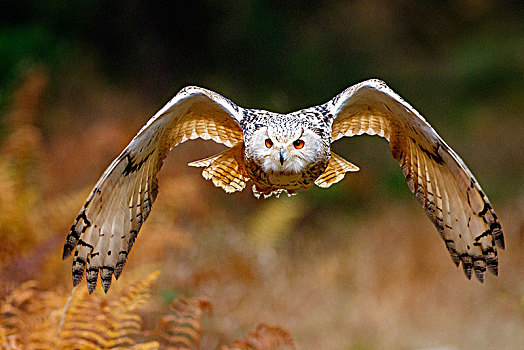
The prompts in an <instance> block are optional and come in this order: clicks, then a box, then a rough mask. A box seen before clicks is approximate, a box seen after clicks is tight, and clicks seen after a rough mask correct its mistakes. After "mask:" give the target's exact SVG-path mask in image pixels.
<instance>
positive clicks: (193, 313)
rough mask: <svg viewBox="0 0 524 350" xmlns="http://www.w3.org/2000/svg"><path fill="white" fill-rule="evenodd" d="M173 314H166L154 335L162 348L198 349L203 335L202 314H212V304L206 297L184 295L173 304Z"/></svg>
mask: <svg viewBox="0 0 524 350" xmlns="http://www.w3.org/2000/svg"><path fill="white" fill-rule="evenodd" d="M171 310H172V311H173V313H172V314H169V315H166V316H164V317H163V318H162V319H161V320H160V322H159V323H158V327H157V329H156V330H155V331H153V332H151V334H152V335H154V336H155V337H157V338H158V339H159V341H160V346H161V348H162V349H197V348H198V347H199V345H200V339H201V337H202V315H203V313H204V312H205V313H207V314H211V312H212V305H211V303H210V302H209V301H208V300H207V299H205V298H187V297H182V298H180V299H177V300H175V301H173V303H172V304H171Z"/></svg>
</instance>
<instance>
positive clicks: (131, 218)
mask: <svg viewBox="0 0 524 350" xmlns="http://www.w3.org/2000/svg"><path fill="white" fill-rule="evenodd" d="M241 119H242V111H241V108H240V107H238V106H236V105H235V104H234V103H233V102H231V101H229V100H228V99H226V98H224V97H222V96H220V95H219V94H217V93H214V92H212V91H209V90H205V89H202V88H198V87H187V88H185V89H183V90H181V91H180V92H179V93H178V94H177V95H176V96H175V97H174V98H173V99H172V100H171V101H170V102H169V103H168V104H167V105H166V106H164V108H162V109H161V110H160V111H159V112H158V113H157V114H155V116H153V117H152V118H151V119H150V120H149V121H148V122H147V124H146V125H145V126H144V127H143V128H142V129H141V130H140V131H139V132H138V134H137V135H136V136H135V137H134V138H133V140H132V141H131V142H130V143H129V145H128V146H127V147H126V148H125V149H124V151H123V152H122V153H121V154H120V155H119V156H118V158H116V159H115V160H114V161H113V162H112V163H111V165H109V167H108V168H107V169H106V171H105V172H104V174H103V175H102V177H101V178H100V179H99V180H98V182H97V184H96V186H95V188H94V189H93V191H92V192H91V194H90V195H89V197H88V198H87V201H86V203H85V204H84V206H83V208H82V210H80V213H79V214H78V216H77V218H76V221H75V223H74V224H73V226H72V227H71V230H70V232H69V234H68V236H67V238H66V242H65V245H64V253H63V258H64V259H65V258H67V257H68V256H69V255H70V254H71V253H72V251H73V250H74V249H75V247H76V251H75V253H74V259H73V285H75V286H76V285H77V284H78V283H79V282H80V281H81V280H82V277H83V275H84V271H86V279H87V286H88V289H89V292H92V291H93V290H94V289H95V287H96V283H97V279H98V274H99V271H100V277H101V280H102V286H103V288H104V291H107V290H108V288H109V286H110V284H111V279H112V276H113V274H114V275H115V277H116V278H118V277H119V276H120V273H121V272H122V268H123V267H124V264H125V262H126V259H127V255H128V254H129V251H130V250H131V247H132V246H133V243H134V241H135V239H136V237H137V235H138V232H139V231H140V228H141V226H142V224H143V223H144V221H145V220H146V218H147V216H148V215H149V212H150V211H151V206H152V205H153V202H154V201H155V198H156V196H157V192H158V186H157V178H156V174H157V172H158V171H159V170H160V168H161V167H162V163H163V160H164V159H165V158H166V156H167V154H168V153H169V151H170V150H171V148H173V147H175V146H176V145H178V144H180V143H182V142H184V141H186V140H189V139H196V138H202V139H205V140H208V139H211V140H214V141H216V142H219V143H222V144H224V145H226V146H229V147H233V146H235V145H238V144H241V143H242V142H243V137H242V129H241V128H240V124H239V122H240V120H241Z"/></svg>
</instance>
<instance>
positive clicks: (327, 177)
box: [315, 152, 360, 188]
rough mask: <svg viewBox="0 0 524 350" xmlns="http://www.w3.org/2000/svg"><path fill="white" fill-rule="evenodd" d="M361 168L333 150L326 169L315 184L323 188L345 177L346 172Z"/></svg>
mask: <svg viewBox="0 0 524 350" xmlns="http://www.w3.org/2000/svg"><path fill="white" fill-rule="evenodd" d="M359 170H360V168H359V167H358V166H356V165H355V164H353V163H350V162H348V161H347V160H345V159H344V158H342V157H341V156H339V155H338V154H336V153H334V152H331V158H330V159H329V163H328V166H327V168H326V170H325V171H324V172H323V173H322V175H320V176H319V177H318V179H317V180H316V181H315V185H317V186H318V187H322V188H328V187H329V186H331V185H333V184H334V183H337V182H339V181H340V180H342V179H343V178H344V176H345V175H346V172H348V171H351V172H354V171H359Z"/></svg>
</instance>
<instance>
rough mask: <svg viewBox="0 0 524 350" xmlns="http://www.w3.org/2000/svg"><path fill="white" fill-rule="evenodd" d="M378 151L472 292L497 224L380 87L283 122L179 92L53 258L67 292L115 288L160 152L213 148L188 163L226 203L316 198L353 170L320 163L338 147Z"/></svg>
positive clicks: (403, 106) (370, 83)
mask: <svg viewBox="0 0 524 350" xmlns="http://www.w3.org/2000/svg"><path fill="white" fill-rule="evenodd" d="M362 134H368V135H378V136H381V137H383V138H385V139H387V140H388V141H389V144H390V148H391V153H392V155H393V158H394V159H396V160H397V161H398V162H399V163H400V167H401V169H402V172H403V173H404V176H405V178H406V182H407V184H408V187H409V189H410V190H411V191H412V192H413V193H414V194H415V196H416V198H417V199H418V201H419V203H420V204H421V205H422V207H423V208H424V209H425V211H426V214H427V215H428V217H429V219H430V220H431V222H432V223H433V224H434V225H435V227H436V229H437V231H438V232H439V234H440V236H441V237H442V240H443V241H444V244H445V245H446V248H447V249H448V251H449V253H450V255H451V259H452V260H453V262H454V263H455V265H457V266H458V265H459V264H462V267H463V269H464V273H465V275H466V277H467V278H468V279H470V278H471V275H472V271H473V272H474V274H475V276H476V277H477V278H478V280H480V281H481V282H482V281H484V278H485V274H486V268H487V270H488V271H490V272H491V273H493V274H494V275H497V274H498V259H497V247H499V248H501V249H504V236H503V233H502V228H501V225H500V222H499V220H498V218H497V215H496V214H495V212H494V210H493V208H492V206H491V204H490V202H489V200H488V198H487V196H486V195H485V194H484V192H483V191H482V189H481V187H480V185H479V183H478V182H477V180H476V179H475V177H474V176H473V174H472V173H471V172H470V170H469V169H468V167H467V166H466V165H465V164H464V162H463V161H462V159H461V158H460V157H459V156H458V155H457V154H456V153H455V152H454V151H453V150H452V149H451V148H450V147H449V146H448V145H447V144H446V143H445V142H444V140H443V139H442V138H441V137H440V136H439V135H438V134H437V132H436V131H435V130H434V129H433V128H432V127H431V126H430V125H429V123H428V122H426V120H425V119H424V118H423V117H422V116H421V115H420V114H419V113H418V112H417V111H416V110H415V109H414V108H413V107H411V105H409V104H408V103H407V102H406V101H404V100H403V99H402V98H401V97H400V96H399V95H397V94H396V93H395V92H394V91H392V90H391V89H390V88H389V87H388V86H387V85H386V84H385V83H384V82H382V81H380V80H375V79H372V80H367V81H364V82H362V83H359V84H356V85H353V86H351V87H349V88H348V89H346V90H344V91H343V92H342V93H340V94H339V95H337V96H335V97H334V98H333V99H332V100H330V101H328V102H326V103H324V104H322V105H319V106H314V107H310V108H306V109H302V110H299V111H296V112H291V113H287V114H279V113H273V112H269V111H265V110H260V109H248V108H242V107H239V106H237V105H236V104H234V103H233V102H231V101H230V100H229V99H227V98H225V97H223V96H221V95H219V94H217V93H215V92H213V91H210V90H206V89H203V88H200V87H194V86H189V87H186V88H184V89H182V90H181V91H180V92H179V93H178V94H177V95H175V97H174V98H173V99H172V100H171V101H169V102H168V103H167V104H166V105H165V106H164V107H163V108H162V109H161V110H160V111H159V112H158V113H156V114H155V115H154V116H153V117H152V118H151V119H150V120H149V121H148V122H147V124H146V125H145V126H144V127H143V128H142V129H141V130H140V131H139V132H138V134H137V135H136V136H135V137H134V138H133V140H132V141H131V142H130V143H129V145H128V146H127V147H126V148H125V149H124V150H123V151H122V153H121V154H120V155H119V156H118V157H117V158H116V159H115V160H114V161H113V162H112V163H111V164H110V165H109V167H108V168H107V169H106V170H105V172H104V173H103V174H102V177H101V178H100V179H99V180H98V182H97V183H96V185H95V187H94V188H93V190H92V192H91V193H90V195H89V197H88V198H87V201H86V203H85V204H84V206H83V207H82V209H81V210H80V213H79V214H78V216H77V218H76V220H75V222H74V223H73V225H72V227H71V230H70V232H69V234H68V235H67V238H66V242H65V245H64V251H63V258H64V259H65V258H67V257H68V256H69V255H70V254H71V253H72V252H73V251H74V258H73V271H72V274H73V285H75V286H76V285H78V283H79V282H80V281H81V280H82V277H83V275H84V273H85V274H86V280H87V287H88V290H89V292H92V291H93V290H94V289H95V287H96V285H97V280H98V276H99V275H100V280H101V282H102V287H103V289H104V291H106V292H107V290H108V288H109V287H110V285H111V281H112V278H113V275H114V276H115V278H118V277H119V276H120V274H121V273H122V269H123V267H124V265H125V263H126V260H127V256H128V254H129V252H130V250H131V247H132V246H133V243H134V242H135V239H136V238H137V236H138V233H139V232H140V228H141V227H142V224H143V223H144V222H145V220H146V219H147V217H148V215H149V213H150V211H151V207H152V205H153V203H154V201H155V199H156V197H157V194H158V181H157V173H158V171H159V170H160V168H161V167H162V163H163V161H164V159H165V158H166V157H167V155H168V153H169V151H170V150H171V149H173V148H175V147H176V146H177V145H179V144H181V143H183V142H185V141H187V140H192V139H196V138H201V139H204V140H209V139H211V140H213V141H215V142H218V143H221V144H224V145H225V146H227V149H226V150H225V151H223V152H222V153H219V154H216V155H213V156H211V157H208V158H205V159H202V160H198V161H195V162H192V163H189V165H190V166H195V167H203V168H204V169H203V171H202V175H203V177H204V178H205V179H207V180H211V181H212V182H213V184H214V185H215V186H217V187H221V188H222V189H223V190H224V191H226V192H228V193H231V192H235V191H242V190H243V189H244V188H245V187H246V184H247V183H248V182H249V181H251V182H252V188H253V193H254V195H255V196H256V197H264V198H266V197H269V196H271V195H280V194H281V193H282V192H286V193H287V194H288V195H292V194H295V193H296V192H297V191H298V190H305V189H308V188H310V187H311V186H313V185H317V186H319V187H322V188H327V187H329V186H331V185H333V184H334V183H337V182H339V181H340V180H342V179H343V178H344V176H345V174H346V173H347V172H354V171H358V170H359V168H358V167H357V166H356V165H354V164H352V163H350V162H349V161H347V160H346V159H344V158H342V157H341V156H339V155H337V154H335V153H334V152H333V151H331V143H333V142H334V141H336V140H338V139H340V138H341V137H344V136H348V137H351V136H355V135H362Z"/></svg>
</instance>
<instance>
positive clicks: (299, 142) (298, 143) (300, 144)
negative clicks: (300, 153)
mask: <svg viewBox="0 0 524 350" xmlns="http://www.w3.org/2000/svg"><path fill="white" fill-rule="evenodd" d="M293 146H295V148H296V149H301V148H302V147H304V141H302V140H295V141H293Z"/></svg>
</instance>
